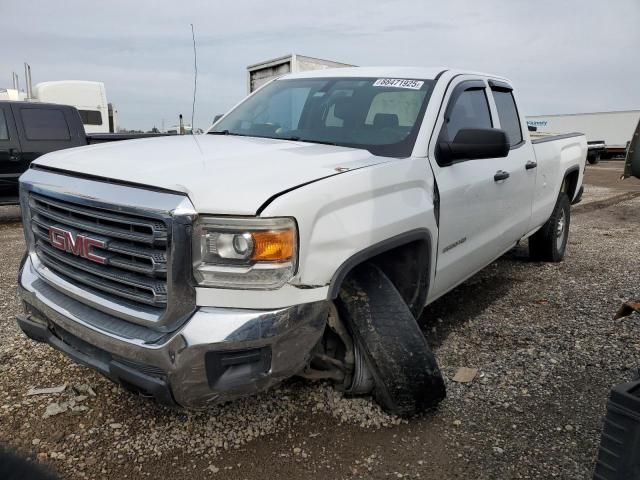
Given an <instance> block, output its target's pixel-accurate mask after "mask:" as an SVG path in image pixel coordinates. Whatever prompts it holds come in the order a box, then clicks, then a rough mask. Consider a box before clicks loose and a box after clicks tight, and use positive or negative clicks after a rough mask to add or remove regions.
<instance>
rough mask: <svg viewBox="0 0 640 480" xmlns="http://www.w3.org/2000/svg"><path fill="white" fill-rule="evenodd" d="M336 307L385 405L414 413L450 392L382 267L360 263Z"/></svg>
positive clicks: (395, 411)
mask: <svg viewBox="0 0 640 480" xmlns="http://www.w3.org/2000/svg"><path fill="white" fill-rule="evenodd" d="M338 310H339V313H340V316H341V317H342V319H343V320H344V322H345V323H346V324H347V326H348V328H349V330H350V331H351V334H352V336H353V340H354V343H355V344H356V347H357V350H359V351H360V352H361V353H362V357H363V359H364V361H365V363H366V366H367V369H368V371H369V372H370V373H371V376H372V377H373V381H374V389H373V395H374V397H375V399H376V401H377V402H378V403H379V404H380V405H381V406H382V408H383V409H384V410H386V411H387V412H390V413H393V414H396V415H400V416H405V417H406V416H411V415H414V414H416V413H420V412H422V411H424V410H426V409H427V408H429V407H432V406H435V405H436V404H437V403H438V402H439V401H440V400H442V399H443V398H444V397H445V396H446V391H445V384H444V380H443V378H442V374H441V373H440V369H439V368H438V364H437V362H436V359H435V357H434V355H433V353H432V352H431V349H430V348H429V345H428V344H427V341H426V339H425V338H424V335H423V334H422V332H421V331H420V328H419V327H418V323H417V322H416V320H415V318H414V317H413V315H412V314H411V311H410V310H409V307H408V306H407V305H406V303H405V302H404V300H403V299H402V296H401V295H400V294H399V293H398V291H397V290H396V288H395V287H394V286H393V284H392V283H391V281H390V280H389V279H388V278H387V276H386V275H385V274H384V273H383V272H382V270H380V268H378V267H377V266H375V265H373V264H364V265H361V266H359V267H357V268H356V269H355V270H354V271H353V272H352V273H351V274H350V275H349V276H348V277H347V278H346V279H345V282H344V284H343V288H342V290H341V291H340V296H339V301H338Z"/></svg>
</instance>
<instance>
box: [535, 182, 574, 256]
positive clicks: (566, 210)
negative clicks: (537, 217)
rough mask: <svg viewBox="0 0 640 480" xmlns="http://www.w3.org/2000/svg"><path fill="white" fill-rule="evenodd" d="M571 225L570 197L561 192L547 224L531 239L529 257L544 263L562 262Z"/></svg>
mask: <svg viewBox="0 0 640 480" xmlns="http://www.w3.org/2000/svg"><path fill="white" fill-rule="evenodd" d="M570 223H571V205H570V203H569V197H568V196H567V194H566V193H564V192H561V193H560V196H559V197H558V200H557V201H556V206H555V207H554V209H553V213H552V214H551V217H550V218H549V220H547V223H545V224H544V225H543V227H542V228H541V229H540V230H538V231H537V232H536V233H534V234H533V235H532V236H531V237H529V256H530V257H531V259H532V260H541V261H544V262H560V261H562V259H563V258H564V254H565V252H566V250H567V241H568V240H569V224H570Z"/></svg>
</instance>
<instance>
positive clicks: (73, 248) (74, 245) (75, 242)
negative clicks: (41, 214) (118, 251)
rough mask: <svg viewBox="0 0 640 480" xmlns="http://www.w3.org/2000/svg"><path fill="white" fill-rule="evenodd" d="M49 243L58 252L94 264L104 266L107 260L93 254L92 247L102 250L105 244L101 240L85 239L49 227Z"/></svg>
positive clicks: (84, 236)
mask: <svg viewBox="0 0 640 480" xmlns="http://www.w3.org/2000/svg"><path fill="white" fill-rule="evenodd" d="M49 242H50V243H51V246H52V247H55V248H57V249H58V250H63V251H65V252H69V253H71V254H73V255H76V256H77V257H82V258H86V259H87V260H91V261H92V262H95V263H100V264H103V265H104V264H105V263H107V258H106V257H103V256H101V255H98V254H96V253H94V252H93V250H92V248H93V247H98V248H104V247H105V246H106V243H105V242H104V241H102V240H97V239H95V238H90V237H87V236H86V235H82V234H78V235H75V236H74V235H73V233H72V232H69V231H67V230H63V229H62V228H58V227H49Z"/></svg>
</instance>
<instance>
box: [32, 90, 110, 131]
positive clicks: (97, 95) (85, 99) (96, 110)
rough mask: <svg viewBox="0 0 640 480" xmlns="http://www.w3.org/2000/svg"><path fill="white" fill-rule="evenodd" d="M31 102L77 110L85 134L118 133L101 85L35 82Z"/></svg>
mask: <svg viewBox="0 0 640 480" xmlns="http://www.w3.org/2000/svg"><path fill="white" fill-rule="evenodd" d="M33 100H37V101H40V102H47V103H59V104H63V105H71V106H73V107H76V108H77V109H78V111H79V112H80V118H82V123H83V124H84V128H85V131H86V132H87V133H109V132H115V131H117V121H116V112H115V110H114V109H113V107H112V105H111V104H110V103H108V102H107V93H106V89H105V86H104V83H102V82H90V81H85V80H61V81H56V82H42V83H38V84H37V85H36V86H35V87H34V90H33Z"/></svg>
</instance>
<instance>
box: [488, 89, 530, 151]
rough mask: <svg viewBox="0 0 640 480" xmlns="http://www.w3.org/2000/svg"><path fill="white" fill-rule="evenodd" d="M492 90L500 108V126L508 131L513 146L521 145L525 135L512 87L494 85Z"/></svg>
mask: <svg viewBox="0 0 640 480" xmlns="http://www.w3.org/2000/svg"><path fill="white" fill-rule="evenodd" d="M491 91H492V93H493V99H494V101H495V102H496V109H497V110H498V118H499V119H500V128H501V129H502V130H504V131H505V132H506V134H507V137H508V138H509V144H510V145H511V147H515V146H518V145H520V144H521V143H522V142H523V136H522V129H521V127H520V116H519V115H518V108H517V107H516V101H515V99H514V98H513V93H512V92H511V90H510V89H508V88H501V87H492V88H491Z"/></svg>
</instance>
